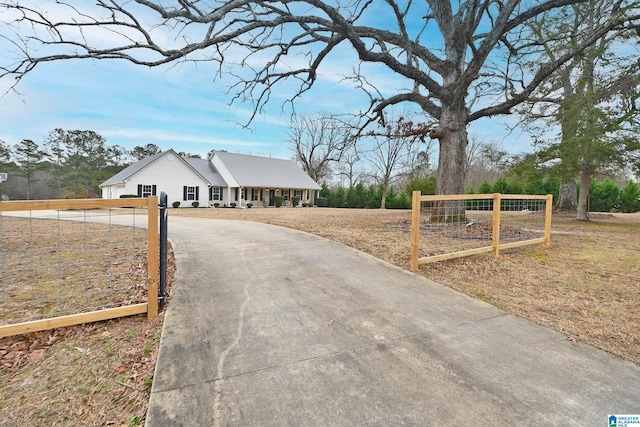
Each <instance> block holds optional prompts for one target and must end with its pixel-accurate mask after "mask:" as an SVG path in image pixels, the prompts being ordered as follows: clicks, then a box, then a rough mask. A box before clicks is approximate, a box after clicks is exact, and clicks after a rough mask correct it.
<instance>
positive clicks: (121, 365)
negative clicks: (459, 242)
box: [0, 208, 640, 426]
mask: <svg viewBox="0 0 640 427" xmlns="http://www.w3.org/2000/svg"><path fill="white" fill-rule="evenodd" d="M174 215H180V216H198V217H209V218H219V219H233V220H241V221H256V222H264V223H269V224H274V225H280V226H284V227H290V228H294V229H298V230H301V231H306V232H309V233H313V234H317V235H319V236H323V237H326V238H328V239H332V240H335V241H337V242H340V243H343V244H345V245H348V246H351V247H354V248H356V249H359V250H362V251H364V252H367V253H370V254H371V255H373V256H376V257H378V258H380V259H383V260H385V261H388V262H390V263H393V264H395V265H398V266H400V267H401V268H405V269H408V266H409V234H408V232H407V221H408V220H409V219H410V213H409V212H408V211H394V210H349V209H328V208H327V209H325V208H295V209H292V208H280V209H275V208H269V209H262V208H253V209H188V208H185V209H172V210H170V216H174ZM592 219H593V221H591V222H588V223H585V222H578V221H576V220H574V219H573V218H572V216H569V215H555V216H554V220H553V226H552V245H551V246H550V247H544V246H539V245H538V246H532V247H527V248H521V249H516V250H511V251H506V252H503V253H502V255H501V256H500V257H494V256H492V255H489V254H486V255H477V256H473V257H469V258H464V259H456V260H449V261H444V262H440V263H437V264H432V265H427V266H422V267H421V268H420V271H419V274H421V275H423V276H425V277H427V278H429V279H431V280H434V281H436V282H438V283H442V284H444V285H446V286H449V287H451V288H454V289H457V290H460V291H461V292H464V293H467V294H469V295H473V296H475V297H477V298H480V299H482V300H485V301H488V302H490V303H492V304H494V305H496V306H498V307H501V308H503V309H505V310H507V311H510V312H512V313H514V314H515V315H517V316H521V317H525V318H527V319H530V320H531V321H533V322H536V323H538V324H541V325H545V326H548V327H551V328H554V329H556V330H558V331H560V332H562V333H564V334H565V335H566V336H567V339H568V340H571V341H582V342H585V343H588V344H591V345H594V346H596V347H599V348H601V349H604V350H606V351H608V352H610V353H612V354H615V355H617V356H619V357H623V358H625V359H628V360H630V361H632V362H633V363H636V364H640V257H638V254H639V253H640V214H594V215H593V216H592ZM170 277H171V274H170ZM162 319H163V315H162V314H161V315H160V316H159V317H158V318H157V319H156V320H154V321H153V322H147V321H145V319H144V317H141V316H139V317H131V318H125V319H120V320H116V321H108V322H101V323H98V324H93V325H83V326H77V327H72V328H65V329H58V330H54V331H49V332H42V333H37V334H30V335H27V336H19V337H12V338H5V339H2V340H0V361H1V364H0V369H1V370H0V425H3V426H4V425H7V426H13V425H43V424H47V425H141V424H142V423H143V422H144V415H145V412H146V407H147V403H148V397H149V392H150V387H151V383H152V377H153V370H154V366H155V360H156V356H157V349H158V345H159V337H160V332H161V328H162Z"/></svg>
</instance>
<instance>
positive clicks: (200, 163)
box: [184, 157, 227, 187]
mask: <svg viewBox="0 0 640 427" xmlns="http://www.w3.org/2000/svg"><path fill="white" fill-rule="evenodd" d="M184 160H185V161H186V162H187V163H188V164H189V165H190V166H191V167H192V168H193V169H194V170H195V171H196V172H198V173H199V174H200V175H202V177H203V178H204V179H205V180H206V181H207V182H208V183H209V184H210V185H212V186H214V187H225V186H226V185H227V183H226V182H224V179H222V176H220V174H219V173H218V172H217V171H216V170H215V168H214V167H213V165H212V164H211V162H210V161H209V160H208V159H198V158H196V157H185V158H184Z"/></svg>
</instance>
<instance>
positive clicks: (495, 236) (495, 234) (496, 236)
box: [491, 193, 501, 256]
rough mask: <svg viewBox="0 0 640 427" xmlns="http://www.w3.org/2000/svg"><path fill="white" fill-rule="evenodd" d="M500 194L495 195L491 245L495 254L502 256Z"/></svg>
mask: <svg viewBox="0 0 640 427" xmlns="http://www.w3.org/2000/svg"><path fill="white" fill-rule="evenodd" d="M500 200H501V199H500V193H493V230H492V233H491V245H492V246H493V254H494V255H495V256H498V255H500Z"/></svg>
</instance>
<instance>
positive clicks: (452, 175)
mask: <svg viewBox="0 0 640 427" xmlns="http://www.w3.org/2000/svg"><path fill="white" fill-rule="evenodd" d="M466 123H467V110H466V108H465V106H464V103H462V102H461V103H459V104H458V107H457V108H456V107H455V106H453V107H449V108H444V107H443V109H442V116H441V118H440V125H439V126H438V127H437V128H435V129H434V130H432V131H431V137H432V138H437V139H438V141H439V143H440V152H439V155H438V173H437V182H436V194H439V195H442V194H464V178H465V161H466V149H467V143H468V138H467V128H466ZM431 221H433V222H463V221H466V214H465V203H464V201H463V200H459V201H447V202H440V203H438V204H437V206H436V207H435V209H434V211H433V213H432V215H431Z"/></svg>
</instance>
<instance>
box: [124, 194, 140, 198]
mask: <svg viewBox="0 0 640 427" xmlns="http://www.w3.org/2000/svg"><path fill="white" fill-rule="evenodd" d="M136 197H139V196H138V195H137V194H122V195H121V196H120V198H121V199H134V198H136Z"/></svg>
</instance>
